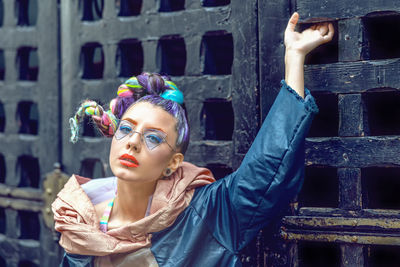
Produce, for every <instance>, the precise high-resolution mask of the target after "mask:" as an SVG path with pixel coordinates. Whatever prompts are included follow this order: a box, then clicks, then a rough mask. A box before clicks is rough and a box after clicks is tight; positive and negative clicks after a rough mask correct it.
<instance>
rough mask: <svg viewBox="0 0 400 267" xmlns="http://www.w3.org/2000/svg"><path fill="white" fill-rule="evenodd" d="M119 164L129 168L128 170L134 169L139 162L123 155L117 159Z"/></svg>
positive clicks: (132, 157) (130, 156)
mask: <svg viewBox="0 0 400 267" xmlns="http://www.w3.org/2000/svg"><path fill="white" fill-rule="evenodd" d="M119 162H120V163H121V164H122V165H124V166H126V167H130V168H136V167H138V166H139V162H138V161H137V159H136V158H135V157H134V156H132V155H129V154H123V155H122V156H121V157H120V158H119Z"/></svg>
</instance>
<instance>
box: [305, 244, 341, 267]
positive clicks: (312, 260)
mask: <svg viewBox="0 0 400 267" xmlns="http://www.w3.org/2000/svg"><path fill="white" fill-rule="evenodd" d="M298 261H299V267H321V266H324V267H339V266H340V246H339V244H335V243H324V242H307V241H301V242H299V244H298Z"/></svg>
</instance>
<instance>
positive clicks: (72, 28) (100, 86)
mask: <svg viewBox="0 0 400 267" xmlns="http://www.w3.org/2000/svg"><path fill="white" fill-rule="evenodd" d="M255 6H256V1H250V2H249V3H246V4H245V5H239V4H238V3H230V1H123V0H121V1H100V0H99V1H76V0H75V1H64V2H62V8H61V10H62V25H63V31H62V47H63V50H62V52H63V53H62V54H63V71H62V72H63V76H62V81H63V82H62V85H63V103H64V104H63V107H65V109H64V115H65V116H64V121H63V134H64V154H63V163H64V164H65V166H66V171H67V172H68V173H73V172H78V171H79V172H80V173H81V174H83V175H87V176H90V177H100V176H104V175H110V172H109V168H108V151H109V140H107V141H105V139H104V138H101V137H99V136H98V135H96V133H95V131H93V129H92V128H91V126H90V124H88V125H87V126H85V127H84V129H83V132H82V134H83V136H84V138H82V141H80V142H79V143H78V144H77V145H75V146H73V145H71V144H70V143H69V142H68V136H69V132H68V130H67V129H68V128H67V125H68V124H67V123H68V122H67V118H68V116H71V114H73V112H74V111H75V109H76V108H77V105H78V103H80V101H82V100H83V99H86V98H89V99H94V100H99V101H100V102H102V103H103V104H108V103H105V102H104V101H109V100H110V99H111V98H113V97H115V95H116V89H117V87H118V85H119V84H121V83H122V82H123V81H124V80H125V79H126V78H128V77H130V76H131V75H137V74H139V73H141V72H142V71H149V72H159V73H166V74H169V75H170V76H171V77H172V79H173V80H174V81H175V83H176V84H177V85H178V87H179V88H180V89H181V90H182V91H183V93H184V95H185V105H186V108H187V110H188V116H189V123H190V126H191V145H190V147H189V149H188V152H187V154H186V160H188V161H190V162H193V163H195V164H198V165H200V166H208V167H209V168H211V169H213V170H214V171H215V172H216V173H217V174H218V175H219V176H223V175H224V174H225V173H227V172H229V171H230V170H231V169H232V168H234V167H236V165H237V164H238V162H239V161H240V158H241V157H242V154H243V153H244V152H245V151H246V149H248V147H249V144H250V143H251V141H252V138H254V136H255V132H256V131H257V126H258V120H257V118H258V116H257V105H256V100H257V92H256V91H254V88H256V85H257V73H256V67H257V66H256V60H255V58H256V49H257V42H256V35H255V30H256V28H255V26H256V20H255V16H254V15H255V12H256V9H255ZM243 8H244V9H243ZM243 11H244V12H245V13H244V14H243ZM246 12H247V14H246ZM251 14H253V16H251ZM239 24H240V29H238V28H237V27H238V25H239ZM250 30H251V31H250ZM242 31H243V32H246V31H247V32H248V33H246V34H243V32H242ZM248 39H250V40H249V41H251V40H254V42H252V43H251V42H248V41H247V40H248ZM244 41H246V45H245V44H244ZM248 44H251V45H250V46H249V45H248ZM245 56H246V57H247V58H246V60H247V61H245V62H243V61H242V58H244V57H245ZM249 57H250V59H251V58H252V57H253V59H254V60H253V61H248V59H249ZM243 66H246V68H247V69H246V70H245V71H244V73H243V74H240V72H243V71H242V69H243ZM235 73H236V74H238V75H234V74H235ZM236 76H238V77H236ZM243 102H244V103H246V106H247V107H248V106H251V107H252V108H251V109H250V110H249V109H248V108H246V112H247V114H243V110H244V109H242V107H243V105H244V103H243ZM249 125H250V126H251V127H249ZM246 127H248V128H246ZM243 129H246V131H243ZM247 129H251V130H250V131H248V130H247ZM234 143H238V144H240V145H238V146H235V145H234Z"/></svg>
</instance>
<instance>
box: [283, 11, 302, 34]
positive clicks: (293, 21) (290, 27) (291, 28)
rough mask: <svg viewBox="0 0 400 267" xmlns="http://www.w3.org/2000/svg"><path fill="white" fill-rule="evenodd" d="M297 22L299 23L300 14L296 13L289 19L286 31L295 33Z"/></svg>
mask: <svg viewBox="0 0 400 267" xmlns="http://www.w3.org/2000/svg"><path fill="white" fill-rule="evenodd" d="M297 21H299V13H297V12H294V13H293V15H292V16H291V17H290V19H289V22H288V25H287V27H286V31H291V32H294V29H295V28H296V24H297Z"/></svg>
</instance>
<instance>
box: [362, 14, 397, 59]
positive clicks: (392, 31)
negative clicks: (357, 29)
mask: <svg viewBox="0 0 400 267" xmlns="http://www.w3.org/2000/svg"><path fill="white" fill-rule="evenodd" d="M362 22H363V24H364V39H365V40H364V43H365V45H364V47H363V48H364V49H363V51H362V55H363V59H387V58H398V57H400V46H399V43H400V27H399V25H400V14H398V13H396V14H390V13H389V14H388V13H385V12H384V13H375V14H373V15H371V16H366V17H364V18H363V19H362Z"/></svg>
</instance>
